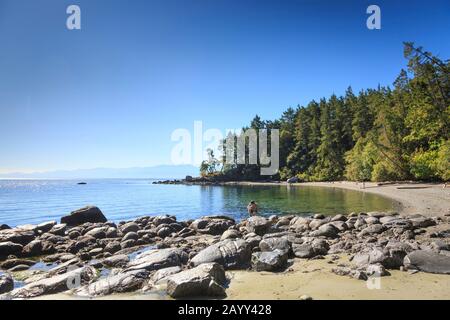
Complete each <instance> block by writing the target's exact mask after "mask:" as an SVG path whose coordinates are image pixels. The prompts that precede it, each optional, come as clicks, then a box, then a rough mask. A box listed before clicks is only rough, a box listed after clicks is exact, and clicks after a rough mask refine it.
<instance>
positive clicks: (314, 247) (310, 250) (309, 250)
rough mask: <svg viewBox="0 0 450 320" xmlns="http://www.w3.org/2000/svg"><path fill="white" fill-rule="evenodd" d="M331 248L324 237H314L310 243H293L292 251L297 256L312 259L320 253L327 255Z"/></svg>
mask: <svg viewBox="0 0 450 320" xmlns="http://www.w3.org/2000/svg"><path fill="white" fill-rule="evenodd" d="M329 249H330V247H329V245H328V243H327V242H326V241H325V240H324V239H314V240H313V241H312V242H310V243H302V244H292V251H293V252H294V255H295V256H296V257H297V258H302V259H310V258H313V257H315V256H318V255H326V254H327V253H328V250H329Z"/></svg>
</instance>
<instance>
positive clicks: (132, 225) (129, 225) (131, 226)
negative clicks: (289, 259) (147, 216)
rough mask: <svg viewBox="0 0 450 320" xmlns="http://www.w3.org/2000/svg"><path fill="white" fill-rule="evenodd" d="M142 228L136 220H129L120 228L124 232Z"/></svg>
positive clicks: (136, 230)
mask: <svg viewBox="0 0 450 320" xmlns="http://www.w3.org/2000/svg"><path fill="white" fill-rule="evenodd" d="M140 229H141V228H140V227H139V225H138V224H137V223H135V222H128V223H125V224H123V225H122V226H120V230H121V231H122V233H123V234H127V233H128V232H138V231H139V230H140Z"/></svg>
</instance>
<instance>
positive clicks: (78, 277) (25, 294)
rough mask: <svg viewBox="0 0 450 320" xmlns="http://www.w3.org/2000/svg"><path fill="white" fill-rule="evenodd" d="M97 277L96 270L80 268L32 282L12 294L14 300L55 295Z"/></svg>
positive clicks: (87, 267) (88, 267)
mask: <svg viewBox="0 0 450 320" xmlns="http://www.w3.org/2000/svg"><path fill="white" fill-rule="evenodd" d="M96 275H97V272H96V270H95V268H93V267H90V266H86V267H82V268H78V269H75V270H72V271H69V272H66V273H63V274H59V275H56V276H54V277H51V278H45V279H41V280H38V281H35V282H31V283H29V284H27V285H25V286H23V287H21V288H18V289H15V290H13V291H12V292H11V293H10V296H11V297H12V298H14V299H21V298H23V299H27V298H33V297H38V296H41V295H46V294H54V293H59V292H64V291H67V290H70V289H75V288H76V287H77V286H79V285H83V284H86V283H88V282H90V281H91V280H93V279H94V278H95V277H96Z"/></svg>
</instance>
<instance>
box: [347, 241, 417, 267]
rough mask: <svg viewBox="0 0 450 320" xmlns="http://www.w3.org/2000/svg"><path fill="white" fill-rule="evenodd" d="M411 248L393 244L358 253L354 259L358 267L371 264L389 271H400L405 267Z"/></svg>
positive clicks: (396, 243) (399, 243) (400, 243)
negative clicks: (405, 258) (381, 266)
mask: <svg viewBox="0 0 450 320" xmlns="http://www.w3.org/2000/svg"><path fill="white" fill-rule="evenodd" d="M409 250H410V249H409V246H408V245H407V244H404V243H402V242H391V243H388V245H386V247H385V248H381V247H373V248H367V249H366V250H364V251H361V252H358V253H357V254H356V255H355V256H354V257H353V259H352V262H353V263H355V264H356V265H357V266H358V267H367V266H368V265H369V264H377V263H379V264H381V265H383V266H384V267H385V268H387V269H398V268H400V267H401V266H402V265H403V259H404V257H405V256H406V255H407V253H408V252H409Z"/></svg>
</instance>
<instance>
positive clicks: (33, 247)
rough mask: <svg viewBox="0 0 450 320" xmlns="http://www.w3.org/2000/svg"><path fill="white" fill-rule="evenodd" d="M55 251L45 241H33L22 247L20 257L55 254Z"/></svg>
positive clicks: (51, 245) (50, 244) (52, 246)
mask: <svg viewBox="0 0 450 320" xmlns="http://www.w3.org/2000/svg"><path fill="white" fill-rule="evenodd" d="M55 252H56V249H55V246H54V245H53V243H51V242H49V241H46V240H39V239H36V240H33V241H31V242H30V243H29V244H27V245H26V246H25V247H23V250H22V255H23V256H26V257H33V256H40V255H46V254H52V253H55Z"/></svg>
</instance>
